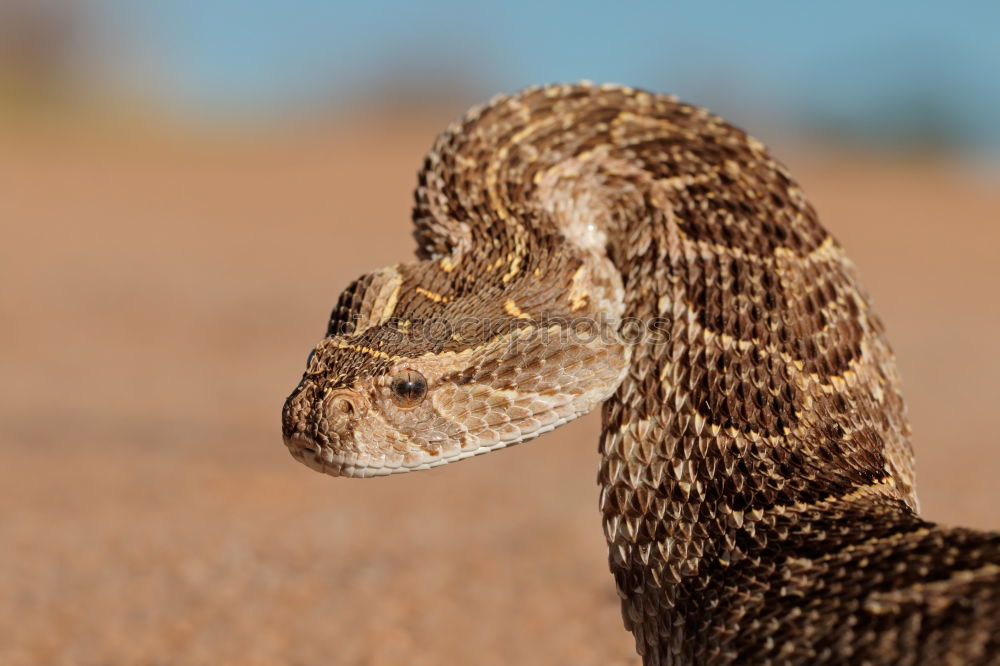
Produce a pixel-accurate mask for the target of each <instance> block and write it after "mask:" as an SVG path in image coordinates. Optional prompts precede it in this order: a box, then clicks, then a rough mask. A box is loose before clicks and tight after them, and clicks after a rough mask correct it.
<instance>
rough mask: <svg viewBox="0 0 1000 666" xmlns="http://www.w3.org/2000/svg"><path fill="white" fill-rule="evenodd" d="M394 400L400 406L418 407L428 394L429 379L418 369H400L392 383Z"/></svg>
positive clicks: (391, 388)
mask: <svg viewBox="0 0 1000 666" xmlns="http://www.w3.org/2000/svg"><path fill="white" fill-rule="evenodd" d="M389 388H390V390H391V391H392V401H393V402H394V403H396V406H398V407H403V408H406V407H416V406H417V405H419V404H420V403H421V402H422V401H423V399H424V396H425V395H427V379H425V378H424V376H423V375H422V374H420V373H419V372H417V371H416V370H400V371H399V372H397V373H396V375H395V376H394V377H393V378H392V384H391V385H390V387H389Z"/></svg>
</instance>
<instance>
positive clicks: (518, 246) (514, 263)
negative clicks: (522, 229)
mask: <svg viewBox="0 0 1000 666" xmlns="http://www.w3.org/2000/svg"><path fill="white" fill-rule="evenodd" d="M522 255H524V244H523V243H522V242H521V239H520V238H518V239H517V240H516V241H515V244H514V256H513V258H512V259H511V260H510V269H509V270H508V271H507V272H506V273H505V274H504V276H503V278H501V279H502V280H503V281H504V282H510V281H511V280H513V279H514V276H516V275H517V273H518V271H520V270H521V257H522ZM507 256H508V257H509V256H511V255H509V254H508V255H507Z"/></svg>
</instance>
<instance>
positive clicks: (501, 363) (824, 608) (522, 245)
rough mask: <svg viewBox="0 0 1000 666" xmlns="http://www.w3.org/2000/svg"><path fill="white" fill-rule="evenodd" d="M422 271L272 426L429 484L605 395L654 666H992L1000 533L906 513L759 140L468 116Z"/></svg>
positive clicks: (618, 119)
mask: <svg viewBox="0 0 1000 666" xmlns="http://www.w3.org/2000/svg"><path fill="white" fill-rule="evenodd" d="M414 221H415V224H416V232H415V235H416V238H417V242H418V261H416V262H413V263H406V264H399V265H396V266H392V267H389V268H385V269H382V270H380V271H377V272H374V273H370V274H368V275H366V276H364V277H362V278H360V279H359V280H357V281H355V282H354V283H353V284H352V285H351V286H350V287H348V289H347V290H346V291H345V292H344V293H343V294H342V295H341V297H340V300H339V302H338V303H337V305H336V307H335V309H334V311H333V315H332V317H331V320H330V324H329V330H328V333H327V337H325V338H324V339H323V340H322V341H321V342H320V343H319V344H318V345H317V347H316V349H315V350H314V352H313V354H312V355H311V356H310V359H309V362H308V367H307V370H306V373H305V375H304V377H303V379H302V381H301V382H300V384H299V385H298V387H297V388H296V389H295V392H294V393H293V394H292V395H291V396H290V397H289V399H288V401H287V402H286V404H285V408H284V412H283V421H284V437H285V443H286V445H287V446H288V447H289V449H290V451H291V453H292V454H293V455H294V456H295V457H296V458H297V459H298V460H300V461H302V462H304V463H305V464H307V465H309V466H310V467H312V468H314V469H317V470H319V471H323V472H326V473H328V474H333V475H343V476H373V475H382V474H388V473H393V472H403V471H408V470H413V469H424V468H427V467H432V466H436V465H439V464H443V463H446V462H450V461H454V460H458V459H462V458H465V457H469V456H472V455H475V454H478V453H483V452H486V451H490V450H494V449H498V448H502V447H504V446H507V445H511V444H516V443H519V442H522V441H525V440H527V439H531V438H533V437H535V436H537V435H539V434H541V433H543V432H546V431H548V430H551V429H552V428H555V427H556V426H558V425H560V424H562V423H564V422H566V421H569V420H571V419H573V418H575V417H577V416H579V415H580V414H583V413H585V412H587V411H588V410H590V409H591V408H593V407H595V406H596V405H598V404H600V403H603V432H602V435H601V443H600V452H601V465H600V472H599V482H600V485H601V493H600V507H601V512H602V513H603V518H604V529H605V533H606V536H607V540H608V544H609V547H610V548H609V552H610V555H609V559H610V565H611V570H612V572H613V574H614V578H615V582H616V584H617V588H618V592H619V594H620V596H621V600H622V611H623V617H624V620H625V625H626V627H627V628H628V629H629V630H630V631H632V632H633V634H634V635H635V640H636V647H637V650H638V652H639V654H641V655H642V657H643V662H644V663H645V664H680V663H733V662H744V663H751V662H752V663H804V662H816V663H884V664H895V663H946V662H947V663H1000V616H998V613H1000V536H998V535H996V534H992V533H983V532H976V531H972V530H966V529H959V528H945V527H939V526H936V525H933V524H930V523H928V522H925V521H923V520H922V519H920V518H919V517H918V515H917V514H916V498H915V495H914V491H913V479H912V455H911V449H910V444H909V441H908V436H909V430H908V426H907V423H906V420H905V417H904V410H903V401H902V398H901V396H900V392H899V383H898V379H897V374H896V370H895V366H894V359H893V355H892V352H891V351H890V349H889V347H888V345H887V343H886V341H885V339H884V337H883V330H882V326H881V324H880V323H879V320H878V319H877V318H876V317H875V315H874V314H873V313H872V312H871V310H870V308H869V304H868V300H867V298H866V296H865V294H864V292H863V291H862V290H861V288H860V286H859V283H858V280H857V278H856V276H855V271H854V268H853V266H852V265H851V263H850V262H849V261H848V260H847V259H846V258H845V256H844V254H843V252H842V250H841V248H840V247H839V246H838V244H837V243H836V242H835V241H834V240H833V239H832V238H831V236H830V235H829V234H828V233H827V232H826V231H825V230H824V229H823V227H821V226H820V224H819V223H818V221H817V218H816V213H815V211H814V210H813V208H812V207H811V206H810V205H809V203H808V202H807V201H806V198H805V196H804V195H803V193H802V190H800V189H799V187H798V186H797V185H796V184H795V182H794V181H793V180H792V178H791V177H790V175H789V174H788V172H787V170H786V169H785V168H784V167H783V166H782V165H781V164H779V163H777V162H776V161H775V160H773V159H772V158H771V157H770V156H769V154H768V152H767V150H766V149H765V147H764V146H763V145H761V144H760V143H759V142H758V141H756V140H754V139H753V138H751V137H749V136H747V135H746V134H745V133H744V132H742V131H740V130H739V129H736V128H734V127H732V126H731V125H728V124H727V123H725V122H724V121H723V120H721V119H720V118H718V117H716V116H713V115H711V114H709V113H708V112H706V111H704V110H702V109H698V108H694V107H690V106H687V105H684V104H682V103H679V102H678V101H677V100H675V99H673V98H669V97H666V96H661V95H656V94H652V93H648V92H644V91H638V90H633V89H629V88H625V87H619V86H593V85H590V84H578V85H561V86H548V87H543V88H531V89H527V90H524V91H521V92H520V93H517V94H516V95H513V96H509V97H498V98H495V99H494V100H492V101H491V102H490V103H489V104H487V105H485V106H483V107H479V108H475V109H473V110H471V111H470V112H469V113H468V114H467V115H466V116H465V118H464V119H463V120H462V121H461V122H459V123H457V124H454V125H452V126H451V127H450V128H449V129H448V130H447V131H446V132H445V133H444V134H443V135H442V136H441V137H439V138H438V140H437V142H436V143H435V145H434V147H433V148H432V150H431V151H430V153H429V154H428V156H427V158H426V162H425V164H424V167H423V169H422V171H421V173H420V176H419V184H418V187H417V190H416V205H415V209H414Z"/></svg>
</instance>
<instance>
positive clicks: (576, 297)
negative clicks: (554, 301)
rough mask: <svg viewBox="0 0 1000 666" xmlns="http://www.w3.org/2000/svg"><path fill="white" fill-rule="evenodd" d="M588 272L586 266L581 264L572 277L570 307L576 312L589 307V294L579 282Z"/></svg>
mask: <svg viewBox="0 0 1000 666" xmlns="http://www.w3.org/2000/svg"><path fill="white" fill-rule="evenodd" d="M585 272H586V267H585V266H580V267H579V268H578V269H576V272H575V273H573V277H572V278H570V287H569V307H570V311H571V312H576V311H577V310H580V309H581V308H585V307H587V297H588V296H589V294H588V293H587V290H586V289H582V288H580V285H579V282H580V280H581V279H582V278H583V276H584V274H585Z"/></svg>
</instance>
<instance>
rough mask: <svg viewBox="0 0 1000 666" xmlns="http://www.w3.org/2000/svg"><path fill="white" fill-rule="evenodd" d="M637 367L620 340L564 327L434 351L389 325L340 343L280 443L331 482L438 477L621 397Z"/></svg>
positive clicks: (291, 404)
mask: <svg viewBox="0 0 1000 666" xmlns="http://www.w3.org/2000/svg"><path fill="white" fill-rule="evenodd" d="M407 352H409V353H407ZM414 352H418V353H414ZM629 356H630V348H629V347H628V345H627V344H625V343H623V342H622V340H621V339H620V338H619V337H617V334H615V333H613V332H610V333H609V332H606V331H605V332H601V333H597V332H590V333H587V334H581V333H580V331H579V330H578V329H574V328H572V327H566V326H560V325H552V326H546V327H543V326H540V325H534V324H530V323H527V324H524V325H523V326H519V327H517V328H514V329H512V330H509V331H506V332H504V333H502V334H498V335H493V336H491V337H489V338H488V339H484V340H481V341H479V342H475V343H466V344H462V345H457V344H451V345H450V346H449V345H441V344H436V345H431V346H430V348H428V347H427V345H423V346H421V345H420V344H417V343H414V338H413V336H412V332H410V334H409V335H406V336H400V335H399V331H398V328H396V327H393V326H390V325H377V326H373V327H371V328H368V329H366V330H365V331H364V332H363V333H361V334H354V335H333V336H330V337H327V338H325V339H324V340H322V341H321V342H320V343H319V344H318V345H317V346H316V348H315V349H314V350H313V352H312V354H310V357H309V361H308V367H307V368H306V372H305V374H304V376H303V378H302V381H301V382H300V383H299V385H298V387H296V389H295V391H294V392H293V393H292V394H291V396H289V398H288V400H287V401H286V402H285V406H284V410H283V413H282V420H283V433H284V440H285V444H286V445H287V447H288V449H289V451H290V452H291V454H292V456H293V457H295V458H296V459H297V460H299V461H300V462H302V463H304V464H306V465H308V466H309V467H311V468H313V469H315V470H317V471H320V472H324V473H327V474H331V475H334V476H361V477H363V476H380V475H385V474H393V473H398V472H407V471H413V470H420V469H427V468H430V467H436V466H438V465H443V464H445V463H448V462H452V461H455V460H461V459H464V458H468V457H471V456H474V455H478V454H480V453H486V452H488V451H493V450H496V449H500V448H503V447H506V446H510V445H512V444H517V443H520V442H523V441H526V440H529V439H532V438H534V437H536V436H538V435H541V434H542V433H544V432H547V431H549V430H552V429H553V428H555V427H557V426H559V425H561V424H563V423H566V422H567V421H570V420H572V419H574V418H576V417H578V416H580V415H582V414H584V413H586V412H588V411H590V410H591V409H592V408H593V407H594V406H596V405H597V404H599V403H600V402H602V401H603V400H605V399H606V398H607V397H609V396H610V395H611V393H613V392H614V390H615V389H616V388H617V387H618V384H619V383H620V382H621V380H622V379H623V377H624V374H625V372H626V370H627V367H628V360H629Z"/></svg>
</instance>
